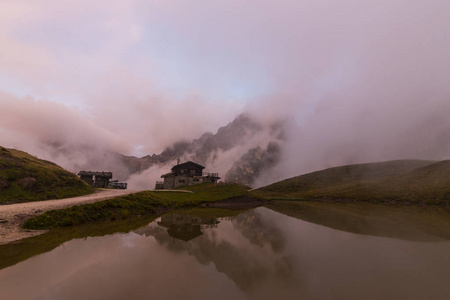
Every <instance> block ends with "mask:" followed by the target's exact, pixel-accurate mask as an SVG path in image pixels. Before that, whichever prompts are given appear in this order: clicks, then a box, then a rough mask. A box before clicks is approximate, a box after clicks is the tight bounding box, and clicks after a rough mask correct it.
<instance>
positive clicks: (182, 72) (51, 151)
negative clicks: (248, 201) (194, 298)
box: [0, 0, 450, 188]
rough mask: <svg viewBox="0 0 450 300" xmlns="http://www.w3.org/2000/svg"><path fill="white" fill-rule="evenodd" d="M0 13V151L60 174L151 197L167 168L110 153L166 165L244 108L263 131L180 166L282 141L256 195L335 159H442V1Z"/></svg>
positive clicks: (88, 7)
mask: <svg viewBox="0 0 450 300" xmlns="http://www.w3.org/2000/svg"><path fill="white" fill-rule="evenodd" d="M2 5H3V6H2V10H1V12H0V15H1V16H2V18H0V27H1V28H2V30H1V31H0V45H1V46H2V50H3V52H2V57H0V145H2V146H4V147H14V148H18V149H21V150H24V151H27V152H29V153H31V154H33V155H36V156H39V157H41V158H44V159H48V160H51V161H54V162H56V163H58V164H60V165H62V166H63V167H65V168H66V169H68V170H71V171H74V172H76V171H79V170H80V169H97V170H105V169H109V170H111V171H113V172H114V173H115V174H117V176H118V177H119V178H120V179H123V180H124V179H127V177H128V176H129V175H130V174H131V173H139V172H143V173H141V174H142V175H141V177H139V176H138V175H133V177H132V178H131V179H130V181H131V182H134V181H135V182H136V186H141V187H145V188H148V185H147V183H146V179H145V178H147V177H148V178H150V177H151V178H152V179H151V181H153V180H154V179H153V178H159V176H160V175H161V174H162V173H164V172H167V171H169V170H170V167H171V166H172V165H173V164H174V163H176V162H175V161H173V160H172V161H170V160H166V161H165V162H164V163H161V164H158V165H155V164H154V163H150V162H149V161H147V162H146V163H142V161H141V160H138V159H134V158H126V159H125V158H123V157H122V156H120V155H117V153H120V154H124V155H137V156H144V155H147V154H148V155H151V154H153V153H156V154H157V155H158V154H162V153H164V149H167V148H168V147H171V146H173V145H174V144H176V143H177V142H180V141H181V142H186V143H192V142H193V141H194V140H195V139H201V136H202V134H204V133H205V132H212V134H216V133H217V131H218V130H219V128H220V127H221V126H224V125H226V124H227V123H229V122H231V121H232V120H233V119H234V118H235V117H236V116H238V115H239V114H242V113H244V114H246V115H247V116H249V117H250V118H251V120H253V122H255V123H257V124H258V126H259V128H260V130H257V131H255V132H252V133H249V134H247V135H245V134H242V133H239V132H238V133H236V135H238V137H236V143H233V145H232V147H230V148H220V147H219V148H217V149H213V151H211V152H207V153H206V152H205V153H203V154H202V155H198V154H197V152H198V151H199V150H198V149H190V151H187V152H185V153H184V156H183V155H180V157H179V158H180V159H182V160H189V159H197V158H198V157H201V159H200V160H201V161H200V163H204V164H205V165H206V167H207V169H208V170H209V171H212V172H216V171H217V172H219V173H220V175H221V176H225V175H226V174H228V172H229V170H230V168H233V164H234V163H235V162H236V161H239V160H240V162H239V163H240V166H239V168H237V167H236V168H235V170H246V169H247V170H248V169H249V168H250V167H255V166H254V165H255V164H257V162H258V158H260V157H265V158H267V153H268V151H267V150H268V148H269V146H270V145H272V146H273V143H276V145H277V147H278V148H277V147H275V148H276V149H277V150H276V151H278V152H277V156H276V159H275V157H270V159H268V161H269V162H270V163H268V164H265V165H264V167H263V168H262V169H260V170H259V173H258V174H257V176H258V177H259V178H258V180H256V181H255V182H254V183H253V185H254V186H260V185H264V184H267V183H271V182H274V181H277V180H280V179H283V178H287V177H291V176H295V175H299V174H302V173H306V172H310V171H314V170H318V169H323V168H327V167H332V166H338V165H343V164H351V163H362V162H373V161H384V160H391V159H402V158H405V159H414V158H418V159H433V160H440V159H448V158H449V157H450V134H449V133H448V132H449V130H448V129H449V128H450V121H449V118H448V117H447V116H448V115H449V114H450V85H449V84H448V82H449V79H450V71H449V70H450V54H449V53H450V39H449V38H448V37H449V35H450V18H448V14H447V12H448V11H450V2H449V1H444V0H431V1H426V2H411V1H407V0H398V1H395V2H392V1H387V0H377V1H364V2H357V1H353V0H343V1H339V2H336V1H331V0H318V1H317V0H314V1H313V0H306V1H285V0H281V1H277V2H274V1H268V0H263V1H257V2H256V1H255V2H249V3H242V1H239V2H238V1H235V0H231V1H230V0H227V1H225V0H218V1H214V3H211V2H208V1H204V0H193V1H189V3H187V2H185V1H179V0H167V1H163V2H161V1H140V0H133V1H128V2H127V3H124V2H123V1H116V0H114V1H108V2H106V1H103V0H102V1H98V2H96V3H95V4H92V3H91V2H88V1H75V0H69V1H64V3H61V4H55V3H53V2H52V3H50V1H48V0H36V1H28V2H17V1H12V0H6V1H4V3H3V4H2ZM23 95H30V97H23ZM273 124H283V125H282V126H281V127H279V131H280V132H276V131H273V130H271V128H273ZM196 145H197V146H198V147H202V146H201V145H202V144H201V143H197V144H196ZM194 148H195V147H194ZM271 149H274V148H273V147H272V148H271ZM194 154H195V155H194ZM243 156H245V158H246V159H247V160H246V161H243V160H241V158H242V157H243ZM148 167H150V169H147V170H146V168H148ZM250 169H251V168H250ZM151 170H153V171H151ZM252 170H255V169H252ZM252 170H250V171H252ZM160 173H161V174H160ZM250 173H251V172H250ZM156 174H157V175H156ZM153 185H154V182H151V183H150V186H153Z"/></svg>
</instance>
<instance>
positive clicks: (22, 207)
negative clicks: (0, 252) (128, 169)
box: [0, 190, 135, 244]
mask: <svg viewBox="0 0 450 300" xmlns="http://www.w3.org/2000/svg"><path fill="white" fill-rule="evenodd" d="M134 192H135V191H130V190H99V191H97V192H95V193H93V194H90V195H86V196H81V197H74V198H66V199H58V200H47V201H37V202H27V203H20V204H11V205H0V244H6V243H10V242H13V241H17V240H21V239H24V238H28V237H32V236H35V235H39V234H42V233H44V232H46V231H45V230H24V229H22V225H23V223H24V222H25V220H27V219H29V218H31V217H33V216H37V215H39V214H42V213H44V212H46V211H49V210H52V209H61V208H65V207H70V206H74V205H78V204H86V203H93V202H98V201H102V200H106V199H111V198H115V197H119V196H123V195H128V194H132V193H134Z"/></svg>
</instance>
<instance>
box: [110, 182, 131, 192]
mask: <svg viewBox="0 0 450 300" xmlns="http://www.w3.org/2000/svg"><path fill="white" fill-rule="evenodd" d="M109 186H110V187H111V188H113V189H122V190H125V189H126V188H127V183H126V182H110V183H109Z"/></svg>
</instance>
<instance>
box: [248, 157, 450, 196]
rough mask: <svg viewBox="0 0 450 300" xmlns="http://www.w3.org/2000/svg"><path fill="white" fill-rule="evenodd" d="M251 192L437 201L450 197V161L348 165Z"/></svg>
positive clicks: (404, 161) (259, 193)
mask: <svg viewBox="0 0 450 300" xmlns="http://www.w3.org/2000/svg"><path fill="white" fill-rule="evenodd" d="M253 192H254V193H255V194H257V195H259V196H261V197H268V198H285V199H336V200H337V199H351V200H360V201H378V202H394V201H400V202H426V203H430V204H432V203H440V202H442V201H448V200H450V161H440V162H433V161H423V160H399V161H389V162H382V163H370V164H359V165H348V166H343V167H337V168H330V169H326V170H322V171H317V172H313V173H309V174H305V175H301V176H297V177H293V178H290V179H286V180H283V181H280V182H277V183H274V184H271V185H269V186H266V187H263V188H260V189H257V190H255V191H253Z"/></svg>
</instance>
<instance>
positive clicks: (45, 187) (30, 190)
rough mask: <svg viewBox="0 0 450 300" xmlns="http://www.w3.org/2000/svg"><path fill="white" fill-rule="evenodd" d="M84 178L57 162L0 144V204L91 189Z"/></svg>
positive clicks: (41, 198)
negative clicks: (0, 145)
mask: <svg viewBox="0 0 450 300" xmlns="http://www.w3.org/2000/svg"><path fill="white" fill-rule="evenodd" d="M91 192H92V190H91V188H90V187H89V185H87V184H86V183H85V182H84V181H82V180H81V179H79V178H78V177H77V176H76V175H75V174H72V173H70V172H68V171H66V170H64V169H63V168H61V167H59V166H58V165H56V164H54V163H52V162H49V161H45V160H42V159H38V158H36V157H34V156H31V155H29V154H27V153H25V152H22V151H19V150H14V149H6V148H3V147H0V204H2V203H18V202H29V201H39V200H48V199H59V198H66V197H74V196H80V195H85V194H89V193H91Z"/></svg>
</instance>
